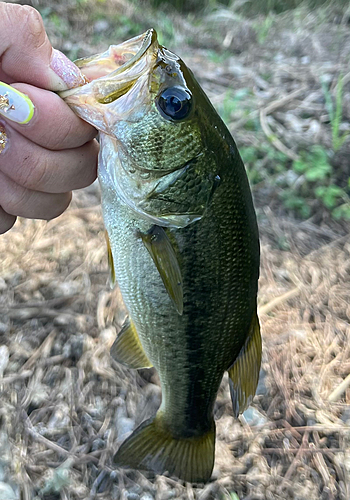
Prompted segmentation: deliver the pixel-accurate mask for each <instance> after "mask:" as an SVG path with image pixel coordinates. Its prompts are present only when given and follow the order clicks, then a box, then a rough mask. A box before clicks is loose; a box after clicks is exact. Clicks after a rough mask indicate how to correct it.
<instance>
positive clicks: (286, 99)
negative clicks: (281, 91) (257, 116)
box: [263, 87, 307, 116]
mask: <svg viewBox="0 0 350 500" xmlns="http://www.w3.org/2000/svg"><path fill="white" fill-rule="evenodd" d="M306 90H307V87H301V88H300V89H297V90H295V91H294V92H292V93H291V94H287V95H285V96H284V97H281V98H280V99H277V100H276V101H272V102H270V104H268V105H267V106H266V107H265V108H264V109H263V111H265V115H266V116H267V115H269V114H271V113H273V112H274V111H276V109H278V108H281V107H282V106H284V105H285V104H287V103H288V102H290V101H293V99H296V98H297V97H299V96H300V94H303V93H304V92H305V91H306Z"/></svg>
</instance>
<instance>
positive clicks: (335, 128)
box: [321, 75, 349, 151]
mask: <svg viewBox="0 0 350 500" xmlns="http://www.w3.org/2000/svg"><path fill="white" fill-rule="evenodd" d="M343 82H344V80H343V77H342V76H341V75H340V76H339V78H338V83H337V86H336V94H335V103H333V98H332V94H331V93H330V91H329V89H328V87H327V85H326V83H325V81H323V80H321V85H322V89H323V93H324V97H325V100H326V108H327V111H328V114H329V119H330V121H331V128H332V146H333V150H334V151H338V149H339V148H340V147H341V146H342V144H343V143H344V141H345V139H346V138H347V136H348V135H349V132H347V133H346V132H345V133H343V134H341V133H340V130H339V125H340V123H341V119H342V116H343Z"/></svg>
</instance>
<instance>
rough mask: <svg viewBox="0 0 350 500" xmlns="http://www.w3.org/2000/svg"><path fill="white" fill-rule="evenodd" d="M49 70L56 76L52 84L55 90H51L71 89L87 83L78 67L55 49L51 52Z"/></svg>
mask: <svg viewBox="0 0 350 500" xmlns="http://www.w3.org/2000/svg"><path fill="white" fill-rule="evenodd" d="M50 68H51V69H52V71H53V72H54V74H55V76H56V79H55V81H53V82H52V86H53V87H55V88H53V89H52V90H56V91H58V90H67V89H72V88H74V87H79V86H80V85H84V84H85V83H86V82H87V80H86V78H85V77H84V75H83V74H82V72H81V71H80V69H79V68H78V66H76V65H75V64H74V63H73V62H72V61H71V60H70V59H68V57H66V56H65V55H64V54H62V52H60V51H59V50H57V49H53V50H52V55H51V61H50ZM57 77H58V79H57Z"/></svg>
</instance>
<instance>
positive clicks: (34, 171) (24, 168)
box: [0, 124, 99, 193]
mask: <svg viewBox="0 0 350 500" xmlns="http://www.w3.org/2000/svg"><path fill="white" fill-rule="evenodd" d="M3 125H4V127H5V130H6V141H7V142H6V147H5V149H4V150H3V152H2V153H1V155H0V171H2V172H3V173H4V174H5V175H6V176H7V177H9V178H10V179H12V181H13V182H15V183H16V184H18V185H20V186H22V187H24V188H27V189H32V190H35V191H41V192H47V193H64V192H66V191H71V190H73V189H80V188H83V187H86V186H89V185H90V184H91V183H92V182H93V181H94V180H95V179H96V176H97V154H98V148H99V147H98V143H97V141H95V140H93V141H89V142H88V143H86V144H84V145H83V146H80V147H79V148H75V149H64V150H62V151H51V150H48V149H44V148H42V147H41V146H38V145H37V144H34V143H33V142H31V141H30V140H29V139H27V138H26V137H24V136H23V135H21V134H20V133H19V132H17V131H16V130H14V129H12V128H11V127H10V126H9V125H8V124H3Z"/></svg>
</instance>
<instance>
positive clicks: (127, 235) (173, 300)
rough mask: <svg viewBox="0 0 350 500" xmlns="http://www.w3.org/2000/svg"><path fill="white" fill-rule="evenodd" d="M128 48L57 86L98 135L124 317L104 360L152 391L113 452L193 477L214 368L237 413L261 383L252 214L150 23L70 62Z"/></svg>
mask: <svg viewBox="0 0 350 500" xmlns="http://www.w3.org/2000/svg"><path fill="white" fill-rule="evenodd" d="M127 50H129V52H131V53H133V57H132V58H131V60H130V61H127V62H126V63H125V65H126V66H127V67H126V68H125V69H124V70H123V66H121V67H119V66H118V65H117V64H116V66H115V71H114V72H113V71H112V73H111V74H110V75H107V76H102V77H101V78H98V77H97V78H96V76H94V79H92V81H91V83H90V84H87V85H85V86H84V87H82V88H81V89H78V90H76V89H73V91H69V92H68V94H67V93H65V94H63V97H64V98H65V100H66V102H67V103H68V104H69V105H70V106H71V107H72V109H74V110H75V111H76V112H77V113H78V114H79V115H80V116H81V117H82V118H83V119H86V120H87V121H89V122H90V123H92V124H94V125H95V126H97V128H99V130H100V131H101V150H100V158H99V181H100V185H101V192H102V210H103V215H104V222H105V226H106V230H107V234H108V245H109V257H110V264H111V269H112V272H111V275H112V276H113V277H115V279H116V281H117V282H118V285H119V287H120V290H121V293H122V296H123V299H124V302H125V305H126V308H127V310H128V312H129V318H128V320H127V321H126V323H125V325H124V327H123V329H122V331H121V333H120V334H119V336H118V338H117V339H116V342H115V344H114V346H113V347H112V355H113V356H114V357H115V358H116V359H117V360H119V361H121V362H124V363H125V364H127V365H128V366H131V367H134V368H138V367H142V366H152V365H153V366H154V367H155V368H156V370H157V372H158V374H159V378H160V382H161V387H162V404H161V407H160V409H159V411H158V412H157V414H156V416H155V417H152V418H151V419H148V420H147V421H145V422H143V423H142V424H141V425H140V426H139V427H138V428H137V429H136V430H135V431H134V433H133V434H132V435H131V436H130V437H129V438H127V439H126V441H125V442H124V443H123V444H122V445H121V447H120V449H119V450H118V451H117V453H116V455H115V457H114V461H115V463H116V464H117V465H121V466H129V467H135V468H140V469H143V470H150V471H153V472H156V473H163V472H166V471H167V472H169V473H170V474H172V475H175V476H177V477H179V478H180V479H183V480H185V481H192V482H201V481H202V482H203V481H207V480H208V479H209V477H210V474H211V471H212V468H213V463H214V442H215V424H214V420H213V409H214V404H215V399H216V396H217V392H218V389H219V386H220V383H221V379H222V376H223V374H224V372H225V371H226V370H227V371H228V372H229V380H230V390H231V397H232V402H233V408H234V412H235V414H236V415H238V413H239V412H241V411H243V410H244V408H245V407H246V406H247V405H248V404H249V402H250V401H251V399H252V397H253V395H254V393H255V389H256V385H257V381H258V374H259V367H260V361H261V338H260V332H259V323H258V320H257V316H256V295H257V283H258V275H259V239H258V230H257V224H256V217H255V212H254V208H253V203H252V197H251V193H250V189H249V184H248V180H247V176H246V172H245V169H244V165H243V163H242V160H241V158H240V156H239V153H238V150H237V147H236V145H235V143H234V141H233V139H232V137H231V135H230V134H229V132H228V130H227V128H226V127H225V125H224V123H223V122H222V120H221V119H220V117H219V116H218V115H217V113H216V112H215V110H214V108H213V107H212V105H211V103H210V102H209V100H208V99H207V97H206V96H205V94H204V92H203V91H202V89H201V88H200V86H199V85H198V83H197V82H196V80H195V79H194V77H193V75H192V73H191V72H190V71H189V70H188V69H187V68H186V66H185V65H184V63H183V62H182V61H181V60H180V59H179V58H178V57H177V56H175V54H173V53H171V52H170V51H168V50H167V49H165V48H164V47H161V46H159V45H158V43H157V39H156V34H155V32H154V30H149V31H148V32H147V33H146V34H144V35H141V36H140V37H136V38H135V39H132V40H131V41H129V42H125V43H124V44H121V45H120V46H112V47H111V48H110V49H109V52H107V53H105V54H102V55H97V56H95V58H89V59H88V60H86V61H80V62H78V65H80V66H81V67H82V70H83V71H84V73H85V74H86V75H87V77H88V78H89V72H90V73H91V74H92V73H93V74H94V75H96V74H97V75H98V69H99V65H102V67H103V65H104V64H105V62H104V61H108V64H109V65H112V67H113V61H114V60H115V59H116V58H115V54H116V53H117V54H118V55H119V56H120V57H119V60H125V57H121V56H123V54H124V52H125V51H127ZM145 60H146V62H145ZM102 74H104V73H103V71H102ZM135 75H138V76H137V78H136V76H135ZM106 78H108V85H106V84H105V79H106ZM134 80H135V81H134ZM130 81H131V82H132V83H130ZM113 82H114V86H115V90H113V89H114V87H113ZM135 82H136V83H135ZM123 86H124V87H123ZM106 89H107V90H108V95H104V94H103V92H107V91H106ZM123 89H124V90H123ZM123 92H124V93H123ZM133 92H134V93H133ZM113 95H115V96H117V97H115V99H113ZM101 96H102V97H101ZM111 96H112V97H111ZM94 99H95V100H94Z"/></svg>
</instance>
